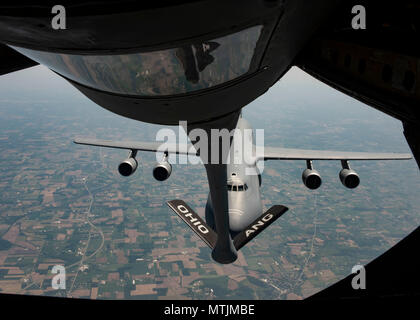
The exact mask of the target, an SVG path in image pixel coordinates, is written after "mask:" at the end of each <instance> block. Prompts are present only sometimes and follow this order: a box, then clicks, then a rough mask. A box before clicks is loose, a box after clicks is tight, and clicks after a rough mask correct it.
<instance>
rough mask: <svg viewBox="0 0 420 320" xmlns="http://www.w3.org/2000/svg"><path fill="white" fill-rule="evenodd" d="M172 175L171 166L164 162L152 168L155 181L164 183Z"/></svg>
mask: <svg viewBox="0 0 420 320" xmlns="http://www.w3.org/2000/svg"><path fill="white" fill-rule="evenodd" d="M171 173H172V165H171V164H170V163H169V162H168V161H166V160H164V161H162V162H159V163H158V164H157V165H156V166H155V167H154V168H153V177H154V178H155V179H156V180H157V181H165V180H166V179H168V178H169V177H170V175H171Z"/></svg>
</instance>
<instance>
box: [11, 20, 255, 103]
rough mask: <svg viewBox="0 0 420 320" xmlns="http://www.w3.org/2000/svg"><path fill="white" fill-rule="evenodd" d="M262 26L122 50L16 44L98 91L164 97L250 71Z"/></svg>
mask: <svg viewBox="0 0 420 320" xmlns="http://www.w3.org/2000/svg"><path fill="white" fill-rule="evenodd" d="M262 28H263V26H262V25H258V26H253V27H250V28H247V29H245V30H242V31H239V32H236V33H233V34H229V35H226V36H223V37H220V38H216V39H213V40H209V41H204V42H196V43H190V44H186V45H184V46H181V47H177V48H171V49H166V50H160V51H152V52H142V53H134V54H122V55H75V54H62V53H51V52H44V51H36V50H30V49H26V48H18V47H13V48H14V49H15V50H17V51H19V52H20V53H22V54H24V55H26V56H28V57H30V58H31V59H32V60H35V61H37V62H39V63H41V64H44V65H46V66H47V67H48V68H50V69H52V70H54V71H56V72H57V73H59V74H61V75H63V76H65V77H66V78H69V79H71V80H73V81H75V82H77V83H80V84H82V85H85V86H88V87H92V88H95V89H98V90H102V91H106V92H112V93H118V94H127V95H138V96H165V95H175V94H182V93H187V92H191V91H196V90H200V89H207V88H210V87H212V86H216V85H219V84H222V83H225V82H227V81H230V80H233V79H235V78H237V77H239V76H241V75H244V74H245V73H247V72H248V71H249V70H250V67H251V61H252V58H253V56H254V51H255V49H256V45H257V41H258V39H259V38H260V35H261V30H262Z"/></svg>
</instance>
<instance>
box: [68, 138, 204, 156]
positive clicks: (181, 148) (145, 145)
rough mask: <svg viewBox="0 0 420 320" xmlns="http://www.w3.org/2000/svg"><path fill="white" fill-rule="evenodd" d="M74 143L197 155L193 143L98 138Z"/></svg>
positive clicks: (76, 140)
mask: <svg viewBox="0 0 420 320" xmlns="http://www.w3.org/2000/svg"><path fill="white" fill-rule="evenodd" d="M74 143H77V144H84V145H88V146H96V147H107V148H117V149H127V150H137V151H150V152H168V153H172V154H185V155H194V156H197V151H196V150H195V148H194V146H193V145H192V144H168V143H162V142H141V141H110V140H98V139H85V138H83V139H75V140H74Z"/></svg>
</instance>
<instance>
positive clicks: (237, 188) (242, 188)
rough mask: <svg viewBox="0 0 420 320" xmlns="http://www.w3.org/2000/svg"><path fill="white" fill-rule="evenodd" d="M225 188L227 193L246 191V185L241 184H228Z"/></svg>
mask: <svg viewBox="0 0 420 320" xmlns="http://www.w3.org/2000/svg"><path fill="white" fill-rule="evenodd" d="M227 188H228V191H245V190H248V185H247V184H246V183H245V184H243V185H242V184H240V185H231V184H228V185H227Z"/></svg>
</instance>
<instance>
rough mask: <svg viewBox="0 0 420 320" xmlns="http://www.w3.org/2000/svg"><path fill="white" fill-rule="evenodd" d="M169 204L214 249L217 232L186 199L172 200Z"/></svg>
mask: <svg viewBox="0 0 420 320" xmlns="http://www.w3.org/2000/svg"><path fill="white" fill-rule="evenodd" d="M167 204H168V206H169V207H170V208H171V209H172V210H173V211H175V213H176V214H177V215H178V216H179V217H180V218H181V219H182V220H184V222H185V223H186V224H187V225H188V226H189V227H190V228H191V229H192V230H193V231H194V232H195V233H196V234H197V235H198V236H199V237H200V238H201V240H203V241H204V242H205V243H206V244H207V245H208V246H209V247H210V248H211V249H214V247H215V245H216V240H217V234H216V232H214V230H213V229H212V228H210V227H209V226H208V225H207V224H206V223H205V222H204V220H203V219H201V218H200V216H199V215H198V214H197V213H195V212H194V210H193V209H191V208H190V207H189V206H188V205H187V204H186V203H185V202H184V201H182V200H172V201H168V202H167Z"/></svg>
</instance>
